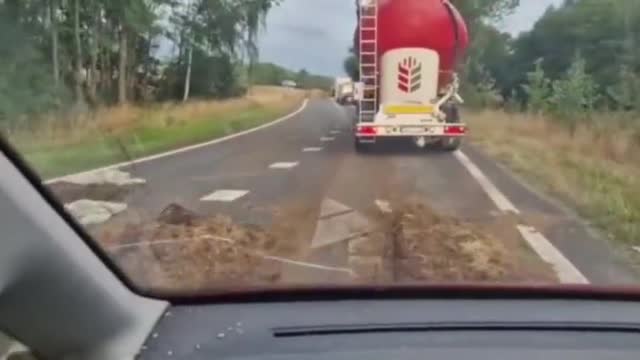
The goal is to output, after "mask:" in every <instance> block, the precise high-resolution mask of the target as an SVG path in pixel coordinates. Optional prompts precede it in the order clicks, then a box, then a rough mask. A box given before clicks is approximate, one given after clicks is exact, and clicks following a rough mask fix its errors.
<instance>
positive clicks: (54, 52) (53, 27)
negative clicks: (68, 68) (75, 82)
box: [48, 0, 60, 86]
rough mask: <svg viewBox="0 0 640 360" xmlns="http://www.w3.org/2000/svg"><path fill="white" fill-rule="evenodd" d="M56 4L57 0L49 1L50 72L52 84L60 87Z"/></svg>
mask: <svg viewBox="0 0 640 360" xmlns="http://www.w3.org/2000/svg"><path fill="white" fill-rule="evenodd" d="M57 4H58V2H57V0H49V2H48V15H49V27H50V29H49V33H50V35H51V65H52V68H51V71H52V74H53V82H54V83H55V85H56V86H58V85H60V60H59V49H58V16H57V14H58V5H57Z"/></svg>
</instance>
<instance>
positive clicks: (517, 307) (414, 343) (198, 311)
mask: <svg viewBox="0 0 640 360" xmlns="http://www.w3.org/2000/svg"><path fill="white" fill-rule="evenodd" d="M166 358H173V359H194V360H195V359H274V360H275V359H287V360H288V359H292V360H293V359H313V360H325V359H327V360H328V359H331V360H336V359H357V360H360V359H362V360H365V359H366V360H374V359H380V360H382V359H384V360H390V359H393V360H405V359H406V360H413V359H416V360H418V359H421V360H424V359H473V360H478V359H518V360H529V359H545V360H554V359H558V360H560V359H562V360H569V359H581V360H586V359H589V360H590V359H634V360H637V359H640V306H639V305H638V304H637V303H635V302H624V301H595V300H551V299H548V300H493V299H484V300H483V299H477V300H459V299H455V300H452V299H448V300H447V299H442V300H344V301H298V302H287V303H284V302H280V303H279V302H272V303H257V302H252V303H245V304H218V305H182V306H173V307H171V308H169V310H168V311H167V312H166V313H165V315H164V316H163V317H162V320H161V321H160V322H159V323H158V325H157V327H156V329H155V331H154V332H153V334H152V335H151V336H150V337H149V339H148V340H147V342H146V344H145V346H144V348H143V350H142V351H141V353H140V359H166Z"/></svg>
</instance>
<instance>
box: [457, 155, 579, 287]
mask: <svg viewBox="0 0 640 360" xmlns="http://www.w3.org/2000/svg"><path fill="white" fill-rule="evenodd" d="M454 156H455V157H456V159H458V161H460V163H461V164H462V165H463V166H464V167H465V168H466V169H467V170H468V171H469V173H470V174H471V176H472V177H473V178H474V179H475V180H476V181H477V182H478V184H480V187H481V188H482V189H483V190H484V192H485V193H487V195H488V196H489V198H491V200H492V201H493V203H494V204H495V205H496V207H497V208H498V209H499V210H501V211H503V212H508V211H511V212H513V213H516V214H519V213H520V211H519V210H518V209H517V208H516V207H515V206H514V205H513V203H512V202H511V201H510V200H509V199H508V198H507V197H506V196H505V195H504V194H503V193H502V192H501V191H500V190H498V188H497V187H496V186H495V185H494V184H493V183H492V182H491V180H489V178H487V177H486V175H485V174H484V173H482V171H481V170H480V169H479V168H478V167H477V166H476V165H475V164H474V163H473V162H472V161H471V159H469V158H468V157H467V156H466V155H465V154H464V153H463V152H462V151H460V150H458V151H456V152H455V153H454ZM517 228H518V231H519V232H520V234H521V235H522V237H523V238H524V240H525V241H526V242H527V244H529V246H530V247H531V248H532V249H533V251H535V252H536V254H538V256H540V258H541V259H542V260H544V261H546V262H547V263H549V264H550V265H551V266H552V267H553V270H554V272H555V273H556V276H557V277H558V280H560V282H562V283H570V284H588V283H589V280H588V279H587V278H586V277H585V276H584V275H583V274H582V273H581V272H580V270H578V269H577V268H576V267H575V266H574V265H573V264H572V263H571V261H569V259H567V258H566V257H565V256H564V255H563V254H562V253H561V252H560V250H558V249H557V248H556V247H555V246H554V245H553V244H552V243H551V241H549V239H547V238H546V237H545V236H544V235H543V234H542V233H540V232H538V231H537V230H536V229H535V228H533V227H530V226H524V225H518V226H517Z"/></svg>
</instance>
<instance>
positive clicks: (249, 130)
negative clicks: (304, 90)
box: [44, 99, 309, 184]
mask: <svg viewBox="0 0 640 360" xmlns="http://www.w3.org/2000/svg"><path fill="white" fill-rule="evenodd" d="M308 103H309V99H305V100H304V101H303V102H302V105H300V107H299V108H298V109H297V110H296V111H294V112H292V113H290V114H288V115H285V116H283V117H281V118H279V119H276V120H274V121H271V122H268V123H266V124H264V125H260V126H257V127H254V128H251V129H247V130H244V131H241V132H238V133H235V134H231V135H228V136H225V137H221V138H218V139H215V140H211V141H207V142H204V143H200V144H195V145H190V146H185V147H183V148H179V149H176V150H171V151H167V152H163V153H160V154H156V155H151V156H147V157H142V158H140V159H136V160H131V161H125V162H121V163H117V164H113V165H108V166H104V167H100V168H97V169H92V170H87V171H83V172H80V173H76V174H71V175H65V176H60V177H57V178H52V179H49V180H46V181H45V182H44V183H45V184H52V183H56V182H60V181H65V180H66V179H67V178H68V177H71V176H78V175H84V174H91V173H93V172H96V171H102V170H109V169H117V168H120V167H123V166H128V165H133V164H140V163H144V162H147V161H151V160H156V159H161V158H164V157H167V156H172V155H176V154H180V153H183V152H187V151H191V150H195V149H199V148H202V147H205V146H209V145H214V144H219V143H221V142H225V141H228V140H231V139H235V138H237V137H239V136H243V135H247V134H250V133H252V132H256V131H259V130H262V129H266V128H268V127H271V126H274V125H277V124H279V123H281V122H283V121H286V120H289V119H291V118H293V117H294V116H296V115H298V114H300V113H301V112H302V111H303V110H304V109H305V108H306V107H307V104H308Z"/></svg>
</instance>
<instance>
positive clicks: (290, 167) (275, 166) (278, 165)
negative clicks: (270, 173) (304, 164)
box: [269, 161, 298, 169]
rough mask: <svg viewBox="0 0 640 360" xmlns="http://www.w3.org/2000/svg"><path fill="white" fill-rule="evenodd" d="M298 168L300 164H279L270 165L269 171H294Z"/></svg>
mask: <svg viewBox="0 0 640 360" xmlns="http://www.w3.org/2000/svg"><path fill="white" fill-rule="evenodd" d="M296 166H298V162H297V161H295V162H277V163H273V164H271V165H269V169H292V168H294V167H296Z"/></svg>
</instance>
